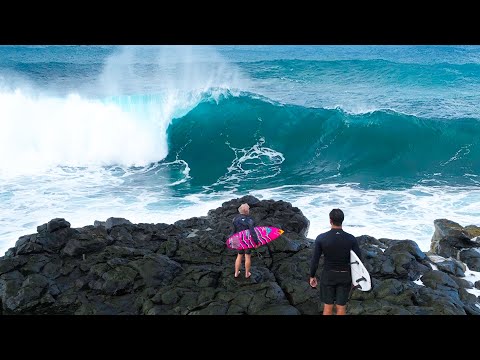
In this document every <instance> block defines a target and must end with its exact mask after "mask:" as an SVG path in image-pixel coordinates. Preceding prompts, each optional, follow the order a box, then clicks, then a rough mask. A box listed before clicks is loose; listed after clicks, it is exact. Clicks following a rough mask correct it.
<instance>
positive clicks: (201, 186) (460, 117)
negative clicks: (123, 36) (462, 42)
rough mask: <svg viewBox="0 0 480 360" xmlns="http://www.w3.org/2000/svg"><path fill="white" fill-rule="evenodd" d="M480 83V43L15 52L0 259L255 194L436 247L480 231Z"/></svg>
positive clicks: (9, 49) (318, 223)
mask: <svg viewBox="0 0 480 360" xmlns="http://www.w3.org/2000/svg"><path fill="white" fill-rule="evenodd" d="M479 90H480V47H478V46H217V47H212V46H118V47H117V46H2V47H0V200H1V202H0V213H1V216H0V225H1V227H2V233H1V234H0V248H1V249H0V250H2V251H4V250H6V249H8V247H10V246H12V245H13V244H14V243H15V241H16V239H17V238H18V236H20V235H23V234H25V233H30V232H35V229H36V226H37V225H40V224H42V223H44V222H46V221H48V220H50V219H51V218H53V217H65V218H66V219H67V220H69V221H71V222H72V225H73V226H84V225H87V224H91V223H93V221H94V220H96V219H97V220H105V219H106V218H107V217H110V216H122V217H126V218H128V219H130V220H131V221H134V222H173V221H176V220H178V219H184V218H188V217H191V216H202V215H206V213H207V211H208V210H209V209H211V208H214V207H216V206H220V205H221V203H222V202H223V201H227V200H229V199H231V198H232V197H237V196H242V195H245V194H252V195H255V196H257V197H259V198H265V199H266V198H272V199H277V200H280V199H282V200H286V201H290V202H292V203H293V204H294V205H295V206H298V207H299V208H300V209H301V210H302V211H304V214H305V215H306V216H307V217H308V218H309V219H310V220H311V227H310V232H309V236H310V237H312V238H314V237H315V236H316V235H317V233H318V232H320V231H323V230H326V229H328V219H326V216H327V214H328V212H329V210H330V209H331V208H332V207H341V208H343V209H344V211H345V213H346V214H347V218H346V223H345V226H346V229H347V230H348V229H349V230H350V231H351V232H352V233H354V234H355V235H361V234H369V235H373V236H376V237H390V238H411V239H412V240H416V241H418V242H419V243H420V244H421V246H422V247H423V248H428V245H429V239H430V237H431V235H432V233H433V220H434V219H436V218H442V217H447V218H449V219H452V220H454V221H457V222H459V223H461V224H462V225H468V224H471V223H475V222H477V223H478V216H479V215H480V210H479V207H478V201H479V200H480V196H479V184H480V177H479V176H480V143H479V142H480V140H479V139H480V108H479V106H478V104H479V103H480V91H479ZM477 225H478V224H477Z"/></svg>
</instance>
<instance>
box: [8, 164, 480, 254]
mask: <svg viewBox="0 0 480 360" xmlns="http://www.w3.org/2000/svg"><path fill="white" fill-rule="evenodd" d="M187 165H188V164H187ZM187 165H185V164H180V163H179V164H178V166H179V173H183V174H187V175H188V171H187V169H186V167H185V166H187ZM138 171H139V174H138V175H141V176H138V177H135V173H134V172H133V171H132V170H130V172H128V173H127V172H126V171H125V170H124V169H122V168H116V169H110V170H108V171H107V170H105V169H101V168H95V169H94V168H87V169H83V170H81V169H77V170H75V171H73V170H71V169H60V168H59V169H57V170H55V171H52V172H51V173H50V174H49V175H48V176H46V175H41V176H38V177H29V178H26V177H17V178H14V179H11V180H10V181H2V182H0V199H1V202H0V213H1V216H0V229H2V230H1V231H0V251H1V252H3V251H6V250H7V249H8V248H9V247H11V246H13V245H14V244H15V241H16V240H17V239H18V237H19V236H21V235H25V234H27V233H34V232H36V226H38V225H41V224H43V223H45V222H47V221H49V220H50V219H52V218H54V217H63V218H66V219H67V220H68V221H70V222H71V223H72V226H74V227H81V226H85V225H88V224H93V222H94V220H105V219H107V218H108V217H111V216H118V217H124V218H127V219H129V220H130V221H132V222H135V223H138V222H147V223H158V222H163V223H173V222H175V221H177V220H180V219H188V218H190V217H195V216H205V215H207V213H208V210H210V209H215V208H217V207H219V206H221V204H222V203H223V202H225V201H228V200H231V199H233V198H236V197H240V196H243V195H246V194H245V193H238V192H236V191H235V190H232V191H225V192H221V193H211V192H210V191H206V192H205V193H198V194H192V195H187V196H184V197H178V196H175V195H176V194H175V192H174V191H175V186H168V185H172V184H171V180H170V179H169V178H168V177H163V176H162V169H161V168H160V167H156V168H154V169H153V170H151V171H156V172H157V173H156V174H155V179H156V180H155V181H154V182H148V181H144V177H145V174H141V173H140V172H141V171H144V170H138ZM250 195H253V196H256V197H257V198H259V199H274V200H284V201H288V202H291V203H292V204H293V205H294V206H296V207H298V208H299V209H300V210H301V211H302V212H303V214H304V215H305V216H306V217H307V218H308V219H309V220H310V229H309V232H308V237H309V238H310V239H315V237H316V236H317V235H318V234H320V233H321V232H324V231H328V230H329V226H330V225H329V220H328V213H329V212H330V210H331V209H333V208H341V209H342V210H343V211H344V213H345V221H344V229H345V230H346V231H348V232H350V233H352V234H353V235H355V236H360V235H371V236H374V237H376V238H390V239H397V240H402V239H410V240H414V241H416V242H417V243H418V245H419V247H420V249H421V250H422V251H427V250H429V248H430V241H431V237H432V235H433V232H434V226H433V221H434V220H435V219H438V218H447V219H451V220H453V221H456V222H458V223H460V224H461V225H464V226H465V225H469V224H474V225H475V224H476V225H478V219H479V217H480V210H479V209H478V206H477V204H478V203H479V202H480V189H478V188H450V187H422V186H417V187H414V188H412V189H408V190H399V191H393V190H362V189H358V188H357V187H356V186H355V184H350V185H321V186H283V187H279V188H272V189H265V190H257V191H252V192H250ZM254 211H255V208H252V212H254Z"/></svg>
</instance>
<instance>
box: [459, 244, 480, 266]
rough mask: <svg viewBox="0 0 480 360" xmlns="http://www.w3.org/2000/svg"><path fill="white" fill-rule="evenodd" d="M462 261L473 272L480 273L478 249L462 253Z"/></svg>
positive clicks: (479, 253)
mask: <svg viewBox="0 0 480 360" xmlns="http://www.w3.org/2000/svg"><path fill="white" fill-rule="evenodd" d="M460 260H462V261H463V262H464V263H465V264H467V266H468V268H469V269H470V270H473V271H480V252H478V250H477V249H468V250H463V251H461V252H460Z"/></svg>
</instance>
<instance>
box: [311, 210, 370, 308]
mask: <svg viewBox="0 0 480 360" xmlns="http://www.w3.org/2000/svg"><path fill="white" fill-rule="evenodd" d="M329 216H330V225H331V230H330V231H327V232H325V233H323V234H320V235H318V236H317V238H316V240H315V249H314V254H313V257H312V261H311V264H310V286H311V287H313V288H316V287H317V284H318V282H317V278H316V277H315V273H316V272H317V268H318V261H319V260H320V256H321V255H322V254H323V255H324V256H325V262H324V266H323V271H322V275H321V278H320V299H321V300H322V302H324V303H325V306H324V308H323V315H332V313H333V306H334V305H335V306H336V313H337V315H345V313H346V304H347V301H348V297H349V294H350V290H351V288H352V271H351V262H350V251H351V250H353V252H354V253H355V254H356V255H357V256H358V258H359V259H360V258H361V253H360V247H359V246H358V242H357V239H356V238H355V236H353V235H352V234H349V233H347V232H345V231H343V229H342V223H343V219H344V214H343V211H342V210H340V209H333V210H332V211H330V214H329ZM360 263H361V261H359V263H358V264H360ZM362 266H363V264H362ZM365 271H366V270H365ZM367 276H368V272H367ZM361 281H362V282H364V281H365V282H366V281H368V282H370V276H368V279H367V278H365V280H364V281H363V280H361ZM358 285H359V287H360V289H361V284H360V283H359V284H358ZM369 289H370V288H368V290H369Z"/></svg>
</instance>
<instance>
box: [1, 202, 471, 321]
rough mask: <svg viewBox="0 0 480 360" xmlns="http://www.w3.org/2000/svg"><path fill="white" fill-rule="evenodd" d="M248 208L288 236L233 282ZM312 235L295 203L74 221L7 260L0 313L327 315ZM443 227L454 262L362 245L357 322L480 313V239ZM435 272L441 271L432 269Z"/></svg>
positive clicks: (45, 232) (353, 307)
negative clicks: (314, 281)
mask: <svg viewBox="0 0 480 360" xmlns="http://www.w3.org/2000/svg"><path fill="white" fill-rule="evenodd" d="M244 202H247V203H249V204H250V209H251V210H250V215H251V216H252V217H253V218H254V219H255V222H256V224H257V225H269V226H276V227H280V228H282V229H284V230H285V233H284V234H283V235H282V236H281V237H280V238H279V239H278V240H276V241H274V242H271V243H269V244H268V245H267V246H263V247H261V248H259V249H256V250H255V251H253V254H252V267H251V272H252V276H251V277H250V278H249V279H246V278H245V276H244V272H243V271H244V269H243V268H242V273H241V276H240V277H239V278H234V277H233V272H234V262H235V258H236V251H232V250H230V249H227V248H226V246H225V240H226V238H227V237H228V236H230V235H231V234H232V232H233V225H232V219H233V217H234V216H235V215H236V214H237V213H238V211H237V208H238V206H240V204H242V203H244ZM308 227H309V221H308V220H307V219H306V218H305V217H304V216H303V214H302V212H301V211H300V210H299V209H298V208H295V207H293V206H292V205H291V204H289V203H287V202H284V201H273V200H262V201H260V200H258V199H256V198H254V197H251V196H248V197H243V198H239V199H233V200H231V201H228V202H225V203H224V204H222V206H221V207H219V208H217V209H212V210H210V211H209V212H208V215H207V216H203V217H195V218H191V219H185V220H180V221H177V222H175V224H164V223H158V224H143V223H142V224H132V223H130V221H128V220H126V219H121V218H109V219H108V220H107V221H106V222H104V223H103V222H99V221H96V222H95V224H94V225H89V226H85V227H83V228H78V229H72V228H71V227H70V224H69V223H68V222H67V221H66V220H64V219H53V220H51V221H50V222H48V223H46V224H43V225H41V226H39V227H38V228H37V231H38V233H36V234H31V235H25V236H22V237H20V238H19V239H18V241H17V242H16V245H15V247H13V248H11V249H10V250H9V251H8V254H6V256H4V257H3V258H0V308H1V310H0V314H91V315H93V314H98V315H99V314H132V315H137V314H149V315H156V314H158V315H161V314H166V315H202V314H215V315H237V314H248V315H256V314H258V315H269V314H272V315H298V314H304V315H309V314H312V315H315V314H321V313H322V311H323V303H322V302H321V301H320V298H319V290H318V289H312V288H311V287H310V286H309V284H308V277H309V268H310V261H311V259H312V254H313V246H312V245H313V242H312V240H313V239H308V238H306V237H305V234H306V233H307V231H308ZM437 228H438V229H437V230H438V231H437V235H436V236H437V239H436V240H435V241H436V242H437V245H436V246H433V247H435V248H437V249H439V248H440V249H450V250H449V251H447V250H445V252H442V253H443V254H444V255H443V256H444V257H440V256H438V255H439V254H438V253H432V254H429V256H428V257H427V256H426V254H424V253H423V252H421V251H420V249H419V248H418V246H417V244H416V243H415V242H414V241H412V240H394V239H383V238H381V239H375V238H373V237H371V236H368V235H364V236H360V237H358V238H357V240H358V242H359V245H360V248H361V252H362V257H363V261H364V264H365V266H366V267H367V269H368V270H369V271H370V275H371V277H372V285H373V287H372V290H371V291H369V292H362V291H360V290H358V289H357V290H353V291H352V293H351V300H350V302H349V304H348V307H347V309H348V313H349V314H398V315H401V314H409V315H410V314H422V315H426V314H462V315H465V314H471V315H478V314H480V311H479V310H480V309H478V307H477V306H476V301H478V299H477V300H474V298H475V296H474V295H472V294H469V293H468V291H466V290H465V288H469V287H471V283H470V282H469V281H467V280H466V279H463V278H460V277H462V275H464V273H465V270H466V268H465V266H464V264H463V263H461V262H460V261H459V260H457V259H456V254H458V253H459V254H460V257H461V258H463V259H465V261H467V260H468V261H469V263H470V265H472V266H473V267H471V266H470V265H468V266H469V267H470V268H471V269H472V270H473V268H474V266H475V264H474V263H473V262H474V261H476V260H475V259H477V257H476V255H475V252H473V251H474V250H473V248H475V247H476V245H477V243H476V242H475V241H471V243H472V244H475V245H472V244H470V243H468V242H465V236H467V235H468V236H472V235H473V234H474V233H472V231H476V228H474V227H466V228H461V227H460V225H458V224H456V225H455V223H452V222H448V221H447V220H439V221H437ZM466 234H467V235H466ZM315 236H316V234H315ZM434 237H435V236H434ZM453 238H455V239H453ZM469 241H470V240H469ZM465 244H466V245H467V246H464V245H465ZM447 245H448V246H450V247H448V246H447ZM442 246H443V248H442ZM447 253H452V254H453V253H455V254H454V255H455V257H453V258H452V257H450V256H451V255H447ZM440 255H441V254H440ZM323 259H324V257H321V259H320V261H319V264H318V270H317V276H318V277H319V276H320V275H321V272H322V271H323V262H324V260H323ZM472 259H473V260H472ZM432 262H433V263H436V265H437V267H438V269H439V270H440V271H434V270H431V266H430V265H431V264H433V263H432ZM418 279H420V281H417V280H418ZM413 281H416V283H414V282H413ZM422 284H423V286H422ZM476 286H477V288H478V287H479V285H478V284H476ZM475 299H476V298H475Z"/></svg>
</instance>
